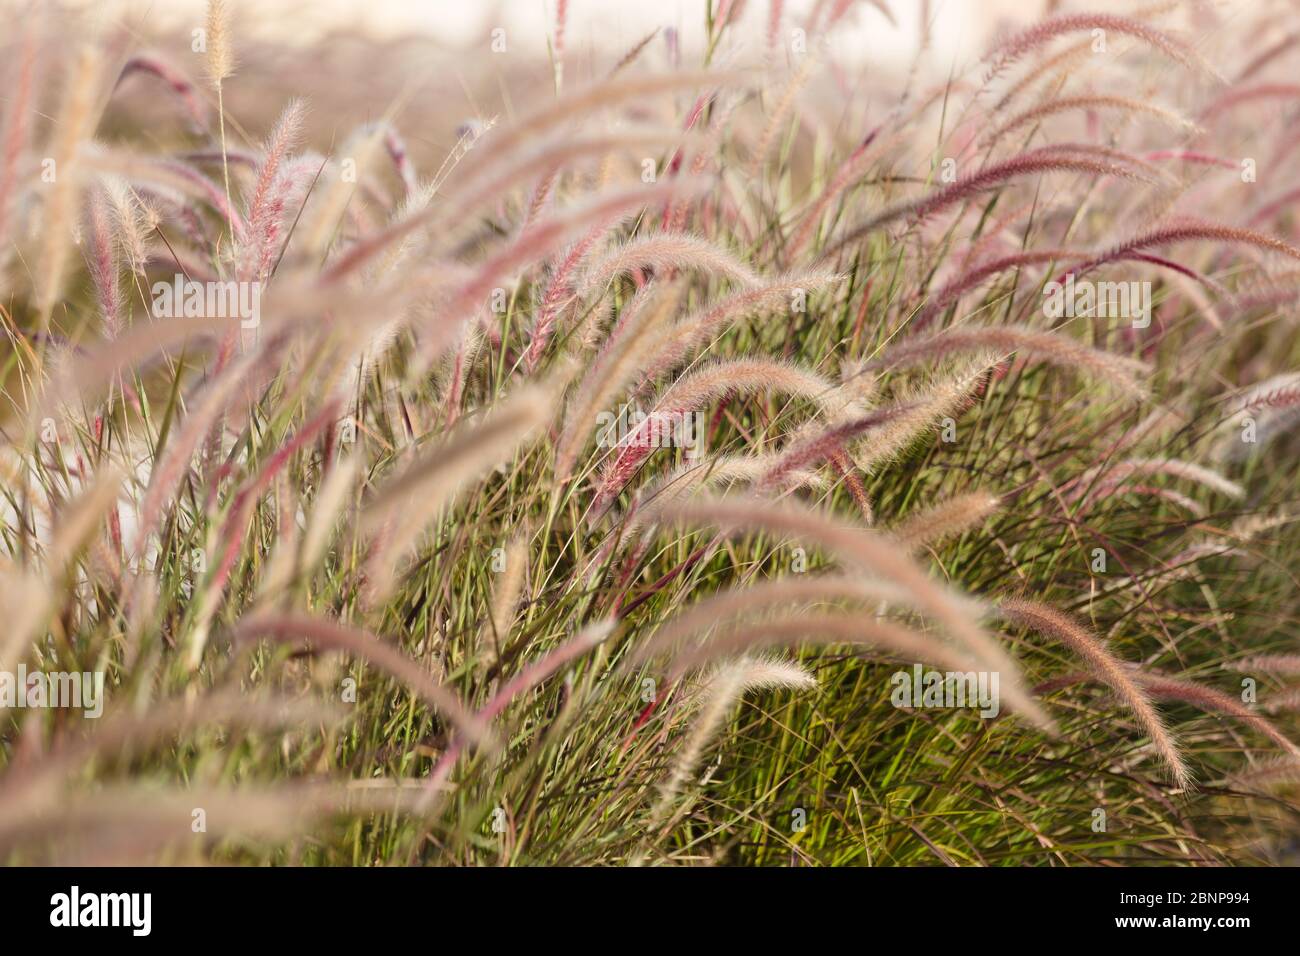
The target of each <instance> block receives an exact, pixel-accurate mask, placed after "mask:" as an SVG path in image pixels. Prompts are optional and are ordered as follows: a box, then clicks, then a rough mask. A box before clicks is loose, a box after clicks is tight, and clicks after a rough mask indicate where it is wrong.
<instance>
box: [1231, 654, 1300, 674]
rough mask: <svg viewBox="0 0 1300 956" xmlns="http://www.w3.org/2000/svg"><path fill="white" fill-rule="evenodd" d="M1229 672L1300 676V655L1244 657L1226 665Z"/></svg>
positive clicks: (1256, 655)
mask: <svg viewBox="0 0 1300 956" xmlns="http://www.w3.org/2000/svg"><path fill="white" fill-rule="evenodd" d="M1223 666H1224V667H1226V668H1228V669H1229V670H1234V671H1240V672H1241V673H1243V674H1250V673H1255V672H1258V673H1263V674H1285V675H1288V676H1290V675H1300V654H1255V655H1253V656H1251V657H1243V658H1242V659H1241V660H1239V661H1232V662H1230V663H1228V664H1224V665H1223Z"/></svg>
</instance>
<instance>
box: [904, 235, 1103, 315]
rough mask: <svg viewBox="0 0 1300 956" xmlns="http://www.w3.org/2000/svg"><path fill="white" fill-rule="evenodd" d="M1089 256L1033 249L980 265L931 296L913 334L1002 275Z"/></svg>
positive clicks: (1063, 250) (1069, 251)
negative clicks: (977, 289)
mask: <svg viewBox="0 0 1300 956" xmlns="http://www.w3.org/2000/svg"><path fill="white" fill-rule="evenodd" d="M1086 256H1087V253H1084V252H1079V251H1078V250H1074V249H1034V250H1030V251H1028V252H1017V253H1013V254H1012V255H1008V256H1003V257H1001V258H998V259H992V260H989V261H988V262H984V263H981V264H980V265H978V266H976V267H975V268H973V269H968V270H965V271H963V272H962V273H961V274H960V275H958V276H956V277H955V278H953V279H952V280H950V281H949V282H948V283H947V284H946V285H944V286H943V287H942V288H940V289H939V290H938V291H937V292H935V293H934V294H933V295H931V296H930V297H929V301H927V302H926V304H925V306H924V307H923V308H922V309H921V311H920V312H918V313H917V315H916V318H915V319H913V320H912V323H911V329H912V331H913V332H919V331H921V330H922V329H924V328H925V327H926V326H928V325H929V324H930V322H931V321H932V320H933V319H934V317H935V316H936V315H937V314H938V313H940V312H941V311H943V310H944V309H945V308H947V307H948V306H949V305H951V304H952V303H953V302H955V301H957V300H958V299H960V298H961V297H962V296H963V295H965V294H966V293H967V292H969V291H970V290H971V289H974V288H975V287H976V286H978V285H980V284H982V283H983V282H985V281H987V280H988V279H990V278H992V277H993V276H995V275H997V274H999V273H1001V272H1006V271H1008V270H1010V269H1019V268H1021V267H1023V266H1032V265H1041V264H1043V263H1053V262H1057V261H1060V260H1070V259H1083V258H1086Z"/></svg>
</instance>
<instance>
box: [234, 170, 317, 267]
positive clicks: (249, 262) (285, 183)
mask: <svg viewBox="0 0 1300 956" xmlns="http://www.w3.org/2000/svg"><path fill="white" fill-rule="evenodd" d="M322 162H323V160H322V159H321V157H319V156H315V155H311V154H308V155H304V156H297V157H294V158H292V159H289V160H288V161H286V162H284V163H283V165H281V166H280V168H279V170H278V171H277V172H276V174H275V178H274V179H272V180H271V181H270V183H269V184H268V185H267V189H266V193H265V195H264V196H263V197H262V201H261V203H260V205H259V208H258V209H257V218H256V220H255V221H254V222H253V223H251V224H250V227H249V230H248V241H247V242H246V243H245V244H244V246H243V249H242V250H241V254H240V274H241V275H243V276H245V277H246V278H247V279H249V280H255V281H261V280H264V279H265V278H266V277H267V276H268V275H269V274H270V272H271V270H272V269H273V268H274V266H275V262H276V260H277V259H278V257H279V255H280V252H281V247H282V245H283V242H282V240H283V238H284V233H285V226H286V225H287V223H288V221H289V220H290V219H292V218H293V217H292V216H291V215H290V213H293V214H295V215H296V213H297V211H298V209H299V207H301V205H302V203H303V202H304V201H305V200H306V198H307V192H308V190H309V189H310V187H311V184H312V182H313V181H314V180H315V177H316V175H317V174H318V173H319V172H320V168H321V163H322Z"/></svg>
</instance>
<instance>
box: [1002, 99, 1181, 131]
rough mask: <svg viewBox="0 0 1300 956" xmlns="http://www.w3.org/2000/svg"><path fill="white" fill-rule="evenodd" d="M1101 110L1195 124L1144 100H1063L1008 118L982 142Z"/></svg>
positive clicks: (1050, 102) (1176, 123)
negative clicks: (1063, 116)
mask: <svg viewBox="0 0 1300 956" xmlns="http://www.w3.org/2000/svg"><path fill="white" fill-rule="evenodd" d="M1102 109H1104V110H1113V111H1117V112H1120V113H1125V114H1132V113H1143V114H1146V115H1148V116H1155V117H1157V118H1159V119H1162V120H1164V121H1166V122H1167V123H1170V124H1173V125H1175V126H1180V127H1183V128H1184V129H1188V130H1196V129H1197V127H1196V124H1195V123H1193V122H1192V121H1191V120H1189V119H1187V118H1186V117H1183V116H1179V115H1178V114H1177V113H1175V112H1173V111H1172V110H1169V109H1166V108H1165V107H1163V106H1157V105H1156V104H1154V103H1150V102H1148V101H1147V100H1139V99H1133V98H1132V97H1127V96H1063V97H1059V98H1057V99H1051V100H1047V101H1045V102H1042V103H1038V104H1037V105H1035V106H1033V107H1031V108H1030V109H1028V110H1025V111H1024V112H1022V113H1019V114H1017V115H1016V116H1013V117H1011V119H1009V120H1007V121H1006V122H1005V123H1003V124H1002V125H1001V126H999V127H997V128H996V129H995V130H993V132H991V133H989V134H988V136H987V137H986V141H987V142H994V141H996V140H999V139H1001V138H1002V137H1003V136H1005V135H1006V134H1008V133H1011V132H1014V131H1015V130H1018V129H1023V128H1024V127H1026V126H1029V125H1032V124H1035V123H1038V122H1040V121H1042V120H1044V119H1046V118H1047V117H1049V116H1055V115H1056V114H1057V113H1064V112H1069V111H1072V110H1088V111H1090V113H1091V112H1092V111H1095V110H1102Z"/></svg>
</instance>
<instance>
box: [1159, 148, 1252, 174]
mask: <svg viewBox="0 0 1300 956" xmlns="http://www.w3.org/2000/svg"><path fill="white" fill-rule="evenodd" d="M1142 158H1143V159H1145V160H1148V161H1151V162H1155V161H1157V160H1165V159H1176V160H1179V161H1181V162H1184V163H1196V164H1199V165H1201V166H1219V167H1221V168H1223V169H1231V170H1234V171H1235V170H1237V169H1238V168H1239V164H1238V162H1237V161H1236V160H1235V159H1227V158H1225V157H1223V156H1212V155H1210V154H1209V153H1201V152H1197V151H1196V150H1194V149H1158V150H1156V151H1155V152H1151V153H1146V154H1144V155H1143V157H1142Z"/></svg>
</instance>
